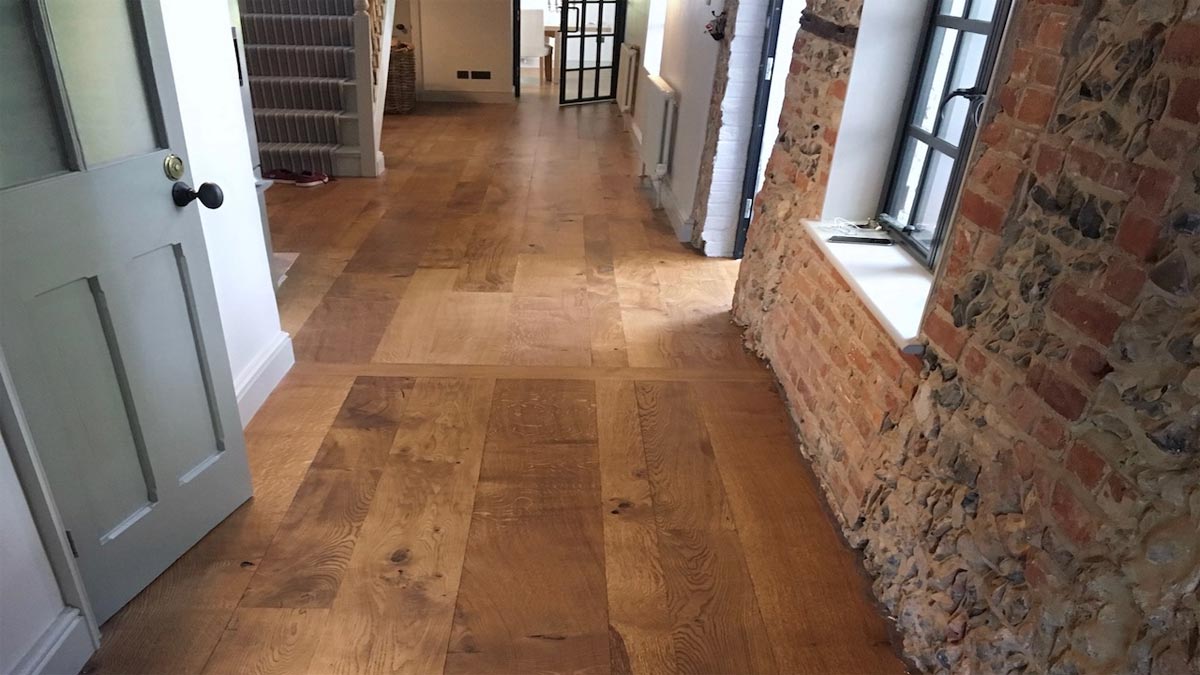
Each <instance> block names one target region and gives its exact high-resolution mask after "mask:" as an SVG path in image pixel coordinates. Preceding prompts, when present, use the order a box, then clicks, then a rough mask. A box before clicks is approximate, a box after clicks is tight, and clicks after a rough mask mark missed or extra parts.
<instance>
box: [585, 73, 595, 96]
mask: <svg viewBox="0 0 1200 675" xmlns="http://www.w3.org/2000/svg"><path fill="white" fill-rule="evenodd" d="M583 97H584V98H595V97H596V71H594V70H585V71H583Z"/></svg>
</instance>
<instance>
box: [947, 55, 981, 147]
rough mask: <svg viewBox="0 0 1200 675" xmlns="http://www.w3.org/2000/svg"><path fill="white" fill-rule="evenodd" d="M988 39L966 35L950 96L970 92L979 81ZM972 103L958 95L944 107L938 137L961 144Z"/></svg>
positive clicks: (955, 67)
mask: <svg viewBox="0 0 1200 675" xmlns="http://www.w3.org/2000/svg"><path fill="white" fill-rule="evenodd" d="M987 40H988V38H987V36H986V35H980V34H979V33H964V34H963V35H962V38H961V40H960V42H959V46H958V58H957V59H956V60H955V63H954V76H953V77H952V78H951V79H950V86H949V87H948V89H947V93H949V92H952V91H955V90H956V89H970V88H971V87H974V86H975V84H976V82H978V81H979V68H980V65H981V64H982V63H983V52H984V50H985V49H986V48H987ZM970 109H971V102H970V101H968V100H967V99H965V98H963V97H962V96H955V97H954V98H953V99H951V100H949V101H947V102H946V105H945V106H944V107H943V108H942V119H941V121H940V122H939V123H938V136H940V137H942V138H943V139H945V140H947V141H950V142H951V143H953V144H954V145H955V146H959V145H960V144H961V142H962V132H963V125H964V124H965V123H966V121H967V113H968V112H969V111H970Z"/></svg>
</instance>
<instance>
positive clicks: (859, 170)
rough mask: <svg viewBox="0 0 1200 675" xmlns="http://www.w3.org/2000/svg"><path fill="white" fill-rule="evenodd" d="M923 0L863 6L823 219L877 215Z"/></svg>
mask: <svg viewBox="0 0 1200 675" xmlns="http://www.w3.org/2000/svg"><path fill="white" fill-rule="evenodd" d="M925 10H926V7H925V4H924V3H921V2H889V3H878V2H868V3H866V5H864V7H863V12H862V17H861V25H860V27H859V39H858V40H857V42H856V43H855V51H854V67H853V69H852V70H851V72H850V79H849V80H848V81H847V83H846V84H847V86H846V107H845V110H844V113H843V114H842V118H841V120H840V121H839V122H838V127H839V136H840V142H839V143H838V144H837V152H835V153H834V156H833V163H832V164H831V165H830V167H829V185H828V186H827V188H826V192H825V206H824V209H823V214H822V216H823V218H824V219H825V220H833V219H834V218H845V219H846V220H851V221H855V222H860V221H864V220H866V219H868V218H873V217H875V216H877V215H879V214H878V210H879V195H880V194H881V193H882V192H883V190H884V183H885V181H886V180H887V177H888V169H889V168H890V165H891V159H892V152H893V151H894V147H893V146H894V145H895V142H896V129H897V127H898V125H899V124H900V117H901V115H902V114H903V112H904V103H905V96H906V95H907V93H908V89H909V87H910V86H911V73H912V69H913V68H914V67H915V64H914V63H913V61H915V58H916V54H917V51H918V50H919V49H920V39H921V33H922V30H923V28H924V24H925Z"/></svg>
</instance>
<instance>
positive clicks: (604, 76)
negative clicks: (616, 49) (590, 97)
mask: <svg viewBox="0 0 1200 675" xmlns="http://www.w3.org/2000/svg"><path fill="white" fill-rule="evenodd" d="M598 75H599V77H600V93H599V94H598V95H599V96H612V80H613V77H612V68H601V69H600V70H599V71H598Z"/></svg>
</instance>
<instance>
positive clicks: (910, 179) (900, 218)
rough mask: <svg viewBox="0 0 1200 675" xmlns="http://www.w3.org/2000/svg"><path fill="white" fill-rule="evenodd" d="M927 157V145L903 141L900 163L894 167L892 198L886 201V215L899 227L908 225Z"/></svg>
mask: <svg viewBox="0 0 1200 675" xmlns="http://www.w3.org/2000/svg"><path fill="white" fill-rule="evenodd" d="M928 156H929V146H928V145H925V144H924V143H922V142H921V141H918V140H916V139H915V138H907V139H905V141H904V152H903V154H902V155H900V163H899V164H897V165H896V174H895V179H894V180H895V184H894V185H893V186H892V196H891V198H890V199H889V200H888V208H887V214H888V215H889V216H891V217H892V218H893V219H894V220H895V221H896V222H897V223H898V224H900V225H901V226H906V225H908V224H909V221H910V219H911V216H912V209H913V203H915V201H916V196H917V186H918V185H919V184H920V182H921V174H922V172H923V171H924V170H925V160H926V158H927V157H928Z"/></svg>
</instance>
